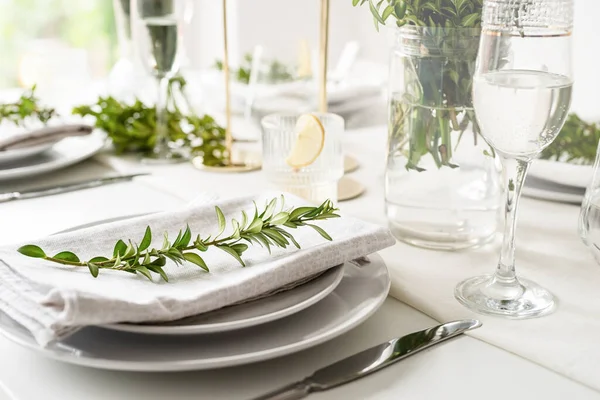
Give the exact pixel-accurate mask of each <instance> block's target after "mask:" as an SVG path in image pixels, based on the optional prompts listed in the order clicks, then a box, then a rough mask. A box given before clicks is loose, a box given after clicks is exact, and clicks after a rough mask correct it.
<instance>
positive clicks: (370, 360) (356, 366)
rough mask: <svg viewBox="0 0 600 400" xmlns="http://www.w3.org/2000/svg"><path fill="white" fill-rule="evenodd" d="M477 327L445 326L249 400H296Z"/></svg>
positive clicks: (465, 323) (457, 323) (470, 322)
mask: <svg viewBox="0 0 600 400" xmlns="http://www.w3.org/2000/svg"><path fill="white" fill-rule="evenodd" d="M480 326H481V322H479V321H478V320H473V319H466V320H461V321H453V322H448V323H445V324H442V325H438V326H434V327H433V328H429V329H425V330H422V331H418V332H414V333H411V334H408V335H406V336H402V337H399V338H395V339H392V340H390V341H388V342H385V343H382V344H380V345H377V346H374V347H371V348H370V349H367V350H364V351H361V352H360V353H357V354H354V355H352V356H350V357H348V358H345V359H343V360H341V361H338V362H336V363H333V364H331V365H329V366H327V367H324V368H321V369H320V370H318V371H316V372H315V373H313V374H312V375H311V376H309V377H307V378H305V379H303V380H302V381H299V382H294V383H292V384H290V385H287V386H285V387H282V388H280V389H277V390H275V391H273V392H271V393H268V394H265V395H263V396H259V397H256V398H254V399H252V400H297V399H303V398H304V397H306V396H308V395H309V394H310V393H313V392H321V391H324V390H328V389H331V388H334V387H337V386H341V385H343V384H345V383H348V382H351V381H354V380H356V379H359V378H362V377H363V376H366V375H369V374H371V373H373V372H376V371H379V370H380V369H383V368H385V367H387V366H388V365H391V364H394V363H395V362H398V361H400V360H402V359H404V358H406V357H409V356H411V355H413V354H415V353H417V352H419V351H421V350H424V349H426V348H428V347H431V346H433V345H436V344H438V343H441V342H443V341H445V340H448V339H451V338H453V337H455V336H458V335H460V334H462V333H464V332H466V331H468V330H471V329H476V328H479V327H480Z"/></svg>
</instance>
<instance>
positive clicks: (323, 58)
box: [319, 0, 329, 113]
mask: <svg viewBox="0 0 600 400" xmlns="http://www.w3.org/2000/svg"><path fill="white" fill-rule="evenodd" d="M319 43H320V46H319V50H320V51H319V52H320V58H319V64H320V68H319V69H320V70H321V71H320V72H321V74H320V77H319V112H322V113H325V112H327V57H328V54H327V51H328V47H329V0H321V32H320V40H319Z"/></svg>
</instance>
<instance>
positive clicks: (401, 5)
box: [394, 0, 406, 20]
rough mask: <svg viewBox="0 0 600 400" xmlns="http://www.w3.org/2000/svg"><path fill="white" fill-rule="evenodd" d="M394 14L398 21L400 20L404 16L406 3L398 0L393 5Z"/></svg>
mask: <svg viewBox="0 0 600 400" xmlns="http://www.w3.org/2000/svg"><path fill="white" fill-rule="evenodd" d="M394 14H395V15H396V18H398V20H401V19H403V18H404V16H405V15H406V3H405V2H404V1H403V0H400V1H398V2H396V4H394Z"/></svg>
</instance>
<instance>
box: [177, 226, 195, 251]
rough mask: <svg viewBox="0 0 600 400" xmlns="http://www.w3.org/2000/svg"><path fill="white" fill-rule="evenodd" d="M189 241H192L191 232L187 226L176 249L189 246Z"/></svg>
mask: <svg viewBox="0 0 600 400" xmlns="http://www.w3.org/2000/svg"><path fill="white" fill-rule="evenodd" d="M190 240H192V231H191V230H190V226H189V225H187V226H186V227H185V232H184V233H183V236H182V237H181V240H180V241H179V245H178V246H177V247H179V248H181V247H187V245H188V244H190Z"/></svg>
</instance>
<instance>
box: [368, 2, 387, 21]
mask: <svg viewBox="0 0 600 400" xmlns="http://www.w3.org/2000/svg"><path fill="white" fill-rule="evenodd" d="M369 9H370V10H371V14H373V17H374V18H375V20H377V22H379V23H380V24H381V25H385V21H384V20H383V18H381V16H380V15H379V10H377V8H376V7H375V5H373V0H369Z"/></svg>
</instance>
